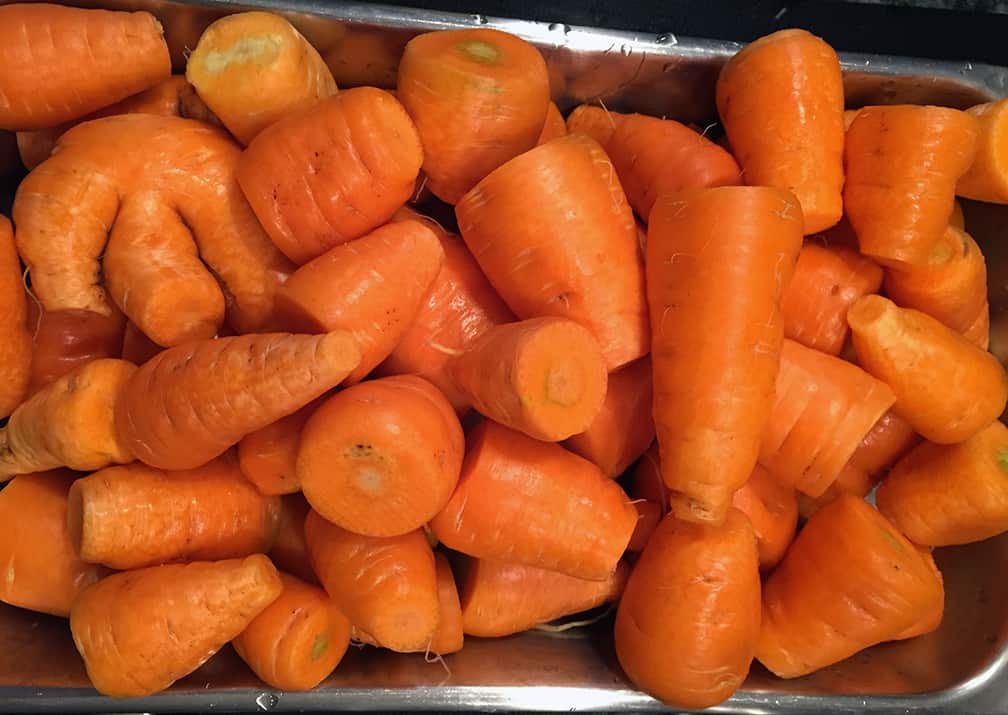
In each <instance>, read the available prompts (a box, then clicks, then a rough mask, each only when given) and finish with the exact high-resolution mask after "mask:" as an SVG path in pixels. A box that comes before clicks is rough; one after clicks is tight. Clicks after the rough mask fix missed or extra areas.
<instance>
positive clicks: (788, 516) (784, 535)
mask: <svg viewBox="0 0 1008 715" xmlns="http://www.w3.org/2000/svg"><path fill="white" fill-rule="evenodd" d="M732 506H733V507H735V508H736V509H738V510H739V511H741V512H742V513H743V514H745V515H746V516H747V517H749V523H750V524H751V525H752V528H753V534H754V535H755V536H756V548H757V550H758V552H759V564H760V570H761V571H772V570H773V568H774V567H775V566H777V564H778V563H780V560H781V559H782V558H784V552H786V551H787V548H788V546H790V545H791V541H792V540H793V539H794V536H795V530H796V528H797V526H798V498H797V494H796V492H795V490H794V489H792V488H791V487H787V486H784V485H783V484H781V483H780V481H778V480H777V479H775V478H774V476H773V475H772V474H770V472H768V471H767V470H766V469H765V468H764V467H762V466H760V465H758V464H757V465H756V468H755V469H754V470H753V473H752V474H751V475H750V477H749V479H748V480H747V481H746V483H745V484H743V485H742V486H741V487H739V489H738V490H737V491H736V492H735V493H734V494H733V495H732Z"/></svg>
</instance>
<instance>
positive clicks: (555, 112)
mask: <svg viewBox="0 0 1008 715" xmlns="http://www.w3.org/2000/svg"><path fill="white" fill-rule="evenodd" d="M566 134H567V124H566V123H565V122H564V118H563V115H562V114H560V110H559V109H557V106H556V105H555V104H554V103H553V102H550V103H549V106H548V108H547V109H546V121H545V122H544V123H543V127H542V131H540V132H539V139H538V141H536V146H539V145H540V144H545V143H546V142H548V141H552V140H554V139H559V138H560V137H562V136H565V135H566Z"/></svg>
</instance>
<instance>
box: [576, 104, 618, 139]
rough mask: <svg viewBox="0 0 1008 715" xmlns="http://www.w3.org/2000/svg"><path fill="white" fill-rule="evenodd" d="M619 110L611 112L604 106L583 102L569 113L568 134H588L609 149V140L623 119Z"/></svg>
mask: <svg viewBox="0 0 1008 715" xmlns="http://www.w3.org/2000/svg"><path fill="white" fill-rule="evenodd" d="M623 116H624V115H622V114H620V113H619V112H610V111H609V110H608V109H605V108H604V107H596V106H594V105H592V104H581V105H579V106H577V107H575V108H574V111H572V112H571V113H570V114H569V115H567V133H568V134H587V135H588V136H590V137H591V138H592V139H594V140H595V141H597V142H598V143H599V145H601V147H602V148H603V149H608V147H609V141H610V140H611V139H612V136H613V134H614V133H615V132H616V127H617V126H618V125H619V123H620V122H621V121H622V120H623Z"/></svg>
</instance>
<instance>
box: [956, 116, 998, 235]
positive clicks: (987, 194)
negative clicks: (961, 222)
mask: <svg viewBox="0 0 1008 715" xmlns="http://www.w3.org/2000/svg"><path fill="white" fill-rule="evenodd" d="M966 113H967V114H970V115H972V116H973V117H975V118H976V120H977V124H978V126H979V136H978V139H977V151H976V156H975V157H974V159H973V163H972V164H971V165H970V167H969V169H967V170H966V173H965V174H963V175H962V176H960V177H959V181H958V182H957V183H956V193H957V194H958V195H959V196H965V197H966V198H968V199H975V200H977V201H987V202H989V203H995V204H1005V203H1008V145H1006V143H1005V131H1006V128H1008V101H1005V100H999V101H997V102H987V103H986V104H978V105H977V106H975V107H970V108H969V109H967V110H966ZM959 228H962V226H960V227H959Z"/></svg>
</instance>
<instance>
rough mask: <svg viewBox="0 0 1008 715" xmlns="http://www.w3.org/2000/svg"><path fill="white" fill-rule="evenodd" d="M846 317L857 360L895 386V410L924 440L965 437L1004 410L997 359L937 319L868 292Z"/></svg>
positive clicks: (1006, 385)
mask: <svg viewBox="0 0 1008 715" xmlns="http://www.w3.org/2000/svg"><path fill="white" fill-rule="evenodd" d="M847 320H848V322H849V323H850V326H851V332H852V334H853V340H854V349H855V351H857V357H858V362H859V363H860V364H861V366H862V367H864V369H865V370H867V371H868V372H870V373H871V374H872V375H874V376H875V377H877V378H878V379H880V380H883V381H885V382H886V383H887V384H888V385H889V386H890V387H891V388H892V390H893V392H895V393H896V404H895V405H894V406H893V411H894V412H895V413H896V414H898V415H899V416H900V417H902V418H903V419H905V420H906V421H907V422H909V423H910V425H911V426H912V427H913V428H914V430H916V431H917V432H919V433H920V434H921V435H923V436H924V438H925V439H928V440H930V441H932V442H938V443H940V444H952V443H955V442H962V441H964V440H966V439H968V438H969V437H971V436H972V435H974V434H976V433H977V432H979V431H980V430H981V429H983V428H984V427H986V426H987V425H989V424H990V423H991V422H993V421H994V420H996V419H997V418H998V415H1000V414H1001V412H1002V411H1004V408H1005V402H1006V399H1008V380H1006V377H1005V371H1004V368H1003V367H1002V366H1001V363H1000V362H998V360H997V358H995V357H994V356H993V355H991V354H990V353H988V352H985V351H984V350H982V349H980V348H978V347H976V346H975V345H972V344H970V343H969V342H968V341H967V340H966V339H965V338H964V337H962V336H961V335H958V334H957V333H954V332H952V331H951V330H949V329H948V328H946V327H945V326H944V325H942V324H941V323H939V322H938V321H937V320H935V319H934V318H932V317H930V316H928V315H925V314H924V313H920V312H918V311H916V310H910V309H908V308H899V307H897V306H896V305H895V304H894V303H893V302H892V301H890V300H887V299H885V298H882V297H881V296H873V295H869V296H865V297H864V298H861V299H860V300H858V301H857V302H856V303H855V304H854V305H853V306H852V307H851V309H850V312H848V314H847ZM939 388H940V389H939Z"/></svg>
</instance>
